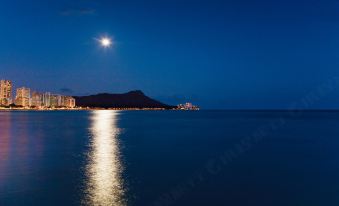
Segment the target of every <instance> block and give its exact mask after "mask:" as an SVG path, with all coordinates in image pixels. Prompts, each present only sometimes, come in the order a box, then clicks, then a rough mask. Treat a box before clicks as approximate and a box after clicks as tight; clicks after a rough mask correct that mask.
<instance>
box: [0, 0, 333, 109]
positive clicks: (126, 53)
mask: <svg viewBox="0 0 339 206" xmlns="http://www.w3.org/2000/svg"><path fill="white" fill-rule="evenodd" d="M32 2H34V3H32ZM0 3H1V4H0V35H1V38H0V79H4V78H5V79H11V80H12V81H13V83H14V84H15V87H17V86H27V87H30V88H32V89H34V90H38V91H51V92H55V93H63V94H70V95H87V94H93V93H98V92H111V93H122V92H127V91H130V90H136V89H140V90H142V91H144V93H146V94H147V95H149V96H151V97H153V98H156V99H159V100H161V101H164V102H166V103H170V104H178V103H183V102H185V101H191V102H193V103H195V104H198V105H199V106H201V107H202V108H215V109H217V108H221V109H232V108H235V109H244V108H247V109H250V108H252V109H265V108H266V109H274V108H279V109H284V108H287V107H289V106H290V105H291V104H297V105H298V107H301V108H306V107H305V101H306V102H308V103H307V108H324V109H326V108H339V59H338V58H339V18H338V17H339V1H335V0H333V1H331V0H271V1H269V0H261V1H259V0H258V1H255V0H224V1H213V0H208V1H199V0H198V1H197V0H195V1H187V0H163V1H162V0H155V1H146V0H138V1H113V0H112V1H104V0H78V1H67V0H58V1H53V2H52V1H46V0H36V1H28V0H27V1H18V0H2V1H1V2H0ZM102 36H109V37H111V38H112V39H114V45H113V47H112V48H109V49H104V48H102V47H100V45H99V44H98V42H97V41H96V39H97V38H100V37H102ZM326 85H327V86H326ZM328 85H329V86H328ZM310 96H313V97H310ZM310 99H311V100H310Z"/></svg>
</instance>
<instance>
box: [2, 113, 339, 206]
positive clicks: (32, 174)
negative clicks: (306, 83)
mask: <svg viewBox="0 0 339 206" xmlns="http://www.w3.org/2000/svg"><path fill="white" fill-rule="evenodd" d="M0 205H117V206H122V205H137V206H138V205H140V206H144V205H145V206H153V205H154V206H167V205H195V206H200V205H201V206H205V205H217V206H218V205H230V206H233V205H234V206H238V205H239V206H245V205H246V206H247V205H251V206H253V205H255V206H256V205H258V206H265V205H267V206H272V205H284V206H286V205H288V206H301V205H305V206H306V205H307V206H313V205H316V206H332V205H333V206H334V205H335V206H338V205H339V113H337V112H303V113H289V112H279V111H276V112H273V111H270V112H268V111H266V112H262V111H197V112H181V111H93V112H90V111H74V112H0Z"/></svg>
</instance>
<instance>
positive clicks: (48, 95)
mask: <svg viewBox="0 0 339 206" xmlns="http://www.w3.org/2000/svg"><path fill="white" fill-rule="evenodd" d="M43 106H44V107H50V106H51V93H50V92H46V93H44V94H43Z"/></svg>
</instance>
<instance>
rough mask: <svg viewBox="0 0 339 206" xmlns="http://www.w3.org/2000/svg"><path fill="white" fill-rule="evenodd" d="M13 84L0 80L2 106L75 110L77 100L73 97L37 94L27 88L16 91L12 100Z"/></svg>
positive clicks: (0, 103) (46, 93) (0, 101)
mask: <svg viewBox="0 0 339 206" xmlns="http://www.w3.org/2000/svg"><path fill="white" fill-rule="evenodd" d="M12 88H13V85H12V82H11V81H10V80H0V106H4V107H9V106H13V107H15V106H19V107H24V108H31V107H32V108H37V109H44V108H75V106H76V105H75V99H74V98H73V97H71V96H63V95H59V94H51V93H50V92H45V93H42V92H37V91H33V92H32V93H31V89H29V88H27V87H20V88H17V89H16V94H15V99H14V101H13V100H12Z"/></svg>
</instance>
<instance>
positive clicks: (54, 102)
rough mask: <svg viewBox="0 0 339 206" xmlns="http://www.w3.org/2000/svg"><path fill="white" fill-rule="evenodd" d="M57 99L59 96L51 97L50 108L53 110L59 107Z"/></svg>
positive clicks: (53, 95)
mask: <svg viewBox="0 0 339 206" xmlns="http://www.w3.org/2000/svg"><path fill="white" fill-rule="evenodd" d="M58 99H59V95H55V94H52V95H51V107H53V108H55V107H59V106H60V105H59V104H58Z"/></svg>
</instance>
